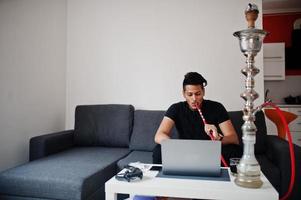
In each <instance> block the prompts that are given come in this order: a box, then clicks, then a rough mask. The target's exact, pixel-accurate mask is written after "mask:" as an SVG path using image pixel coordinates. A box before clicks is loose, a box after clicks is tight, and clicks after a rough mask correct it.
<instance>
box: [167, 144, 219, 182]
mask: <svg viewBox="0 0 301 200" xmlns="http://www.w3.org/2000/svg"><path fill="white" fill-rule="evenodd" d="M161 148H162V149H161V150H162V167H163V169H162V172H163V174H164V175H181V176H221V167H220V163H221V160H220V159H221V141H211V140H180V139H169V140H164V141H163V142H162V144H161Z"/></svg>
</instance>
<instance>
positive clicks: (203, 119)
mask: <svg viewBox="0 0 301 200" xmlns="http://www.w3.org/2000/svg"><path fill="white" fill-rule="evenodd" d="M198 111H199V114H200V116H201V118H202V121H203V123H204V125H205V124H207V121H206V120H205V118H204V115H203V113H202V111H201V109H200V108H198ZM209 137H210V139H211V140H214V138H213V135H212V130H210V134H209ZM221 161H222V163H223V165H224V167H229V166H228V164H227V162H226V161H225V159H224V157H223V155H221Z"/></svg>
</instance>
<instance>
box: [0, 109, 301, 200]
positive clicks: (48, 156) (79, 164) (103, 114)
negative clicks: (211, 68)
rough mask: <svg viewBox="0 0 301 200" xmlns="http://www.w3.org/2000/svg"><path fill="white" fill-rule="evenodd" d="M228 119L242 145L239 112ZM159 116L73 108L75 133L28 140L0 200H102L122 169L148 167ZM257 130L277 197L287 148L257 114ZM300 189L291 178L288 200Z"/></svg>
mask: <svg viewBox="0 0 301 200" xmlns="http://www.w3.org/2000/svg"><path fill="white" fill-rule="evenodd" d="M229 115H230V118H231V119H232V122H233V124H234V127H235V129H236V131H237V132H238V135H239V138H240V141H241V125H242V123H243V121H242V112H241V111H235V112H229ZM163 116H164V111H147V110H135V109H134V107H133V106H132V105H83V106H77V108H76V111H75V128H74V130H67V131H62V132H58V133H52V134H47V135H41V136H37V137H34V138H31V140H30V162H28V163H26V164H24V165H21V166H17V167H15V168H12V169H9V170H6V171H4V172H2V173H1V174H0V199H4V200H12V199H14V200H29V199H30V200H42V199H43V200H46V199H48V200H49V199H61V200H67V199H68V200H78V199H82V200H94V199H95V200H96V199H98V200H100V199H104V183H105V182H106V181H107V180H108V179H110V178H111V177H113V176H114V175H115V174H116V173H117V172H118V171H119V170H120V169H122V168H123V167H124V166H125V165H126V164H128V163H129V162H136V161H140V162H145V163H151V162H152V150H153V149H154V147H155V143H154V140H153V138H154V134H155V132H156V130H157V128H158V126H159V124H160V122H161V120H162V118H163ZM256 125H257V128H258V130H259V131H258V132H257V142H256V145H255V152H256V157H257V159H258V161H259V163H260V165H261V168H262V171H263V173H264V174H265V175H266V176H267V178H268V179H269V180H270V182H271V183H272V184H273V185H274V187H275V188H276V189H277V191H278V192H279V193H280V196H282V195H283V194H284V193H285V192H286V190H287V188H288V181H289V177H290V164H289V156H288V144H287V142H286V141H284V140H281V139H279V138H278V137H276V136H268V135H267V134H266V126H265V120H264V115H263V113H262V112H260V113H258V114H257V120H256ZM173 136H174V137H176V131H175V130H173ZM294 148H295V152H296V159H297V160H296V169H297V172H296V177H301V176H300V175H301V174H300V173H301V172H300V170H298V169H301V148H300V147H297V146H295V147H294ZM300 185H301V179H300V178H296V184H295V187H294V190H293V194H292V196H291V199H301V190H300ZM298 188H299V189H298Z"/></svg>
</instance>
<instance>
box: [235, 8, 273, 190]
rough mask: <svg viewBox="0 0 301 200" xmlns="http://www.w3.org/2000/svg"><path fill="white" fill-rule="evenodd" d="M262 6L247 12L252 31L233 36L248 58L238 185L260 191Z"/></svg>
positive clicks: (263, 32)
mask: <svg viewBox="0 0 301 200" xmlns="http://www.w3.org/2000/svg"><path fill="white" fill-rule="evenodd" d="M258 13H259V10H258V7H257V6H256V5H255V4H251V3H249V4H248V6H247V8H246V10H245V15H246V20H247V22H248V28H247V29H245V30H241V31H237V32H235V33H234V34H233V35H234V36H235V37H237V38H238V39H239V45H240V50H241V51H242V53H243V54H244V55H245V56H246V64H247V65H246V67H245V68H243V69H242V70H241V72H242V73H243V74H244V75H245V76H246V79H245V88H246V89H245V91H244V92H243V93H242V94H241V95H240V96H241V97H242V98H243V99H244V100H245V106H244V108H243V120H244V121H245V122H244V124H243V125H242V127H241V128H242V132H243V137H242V139H243V143H244V149H243V156H242V158H241V160H240V162H239V164H238V166H237V177H236V178H235V183H236V184H237V185H239V186H242V187H247V188H260V187H261V186H262V181H261V179H260V173H261V171H260V166H259V164H258V161H257V160H256V158H255V154H254V145H255V142H256V131H257V128H256V126H255V123H254V121H255V114H256V112H257V111H258V110H259V109H260V108H254V103H253V102H254V100H256V99H257V98H258V96H259V95H258V93H257V92H256V91H255V90H254V86H255V80H254V76H255V75H256V74H258V73H259V69H258V68H256V67H255V66H254V58H255V56H256V55H257V53H258V52H259V51H260V49H261V46H262V42H263V39H264V37H265V36H266V35H267V32H266V31H264V30H260V29H256V28H255V21H256V19H257V17H258Z"/></svg>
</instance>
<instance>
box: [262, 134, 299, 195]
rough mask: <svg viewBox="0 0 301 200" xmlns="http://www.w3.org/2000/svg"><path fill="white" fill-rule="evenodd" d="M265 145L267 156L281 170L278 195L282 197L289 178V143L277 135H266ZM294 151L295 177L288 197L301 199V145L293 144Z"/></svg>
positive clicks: (286, 188)
mask: <svg viewBox="0 0 301 200" xmlns="http://www.w3.org/2000/svg"><path fill="white" fill-rule="evenodd" d="M267 145H268V147H267V157H268V158H269V159H270V160H271V161H272V162H273V163H274V164H275V165H276V166H277V167H278V168H279V169H280V172H281V173H280V174H281V186H280V193H279V197H282V196H283V195H284V194H285V193H286V192H287V190H288V187H289V183H290V178H291V160H290V153H289V144H288V142H287V141H286V140H283V139H280V138H279V137H278V136H272V135H268V137H267ZM294 151H295V160H296V162H295V163H296V164H295V169H296V176H295V177H296V178H295V185H294V189H293V191H292V195H291V198H290V199H301V190H300V187H301V179H300V177H301V171H300V169H301V147H299V146H297V145H295V144H294ZM298 188H299V190H298Z"/></svg>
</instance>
